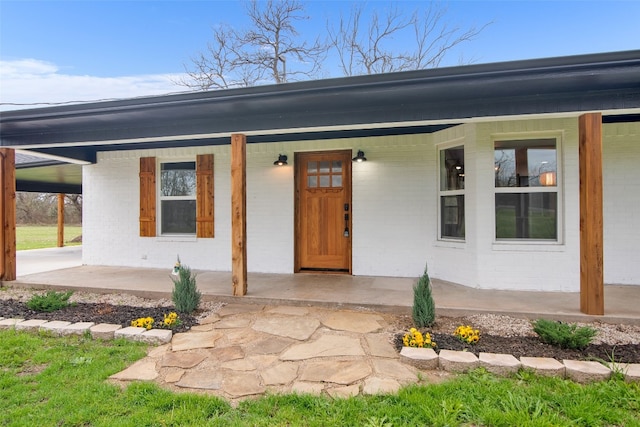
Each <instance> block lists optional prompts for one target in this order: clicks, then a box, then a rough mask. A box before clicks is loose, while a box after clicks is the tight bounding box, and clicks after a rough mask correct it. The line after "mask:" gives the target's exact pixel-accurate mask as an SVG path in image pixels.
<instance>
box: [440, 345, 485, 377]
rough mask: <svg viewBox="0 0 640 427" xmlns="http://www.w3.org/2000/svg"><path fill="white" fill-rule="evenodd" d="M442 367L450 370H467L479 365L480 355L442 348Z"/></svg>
mask: <svg viewBox="0 0 640 427" xmlns="http://www.w3.org/2000/svg"><path fill="white" fill-rule="evenodd" d="M438 356H439V357H438V359H439V361H440V368H442V369H443V370H445V371H448V372H467V371H470V370H472V369H475V368H477V367H478V357H477V356H476V355H475V354H473V353H469V352H466V351H452V350H440V354H439V355H438Z"/></svg>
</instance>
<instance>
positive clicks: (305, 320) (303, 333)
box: [253, 316, 320, 341]
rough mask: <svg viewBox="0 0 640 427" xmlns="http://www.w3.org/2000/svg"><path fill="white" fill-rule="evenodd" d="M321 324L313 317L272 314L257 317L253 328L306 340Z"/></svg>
mask: <svg viewBox="0 0 640 427" xmlns="http://www.w3.org/2000/svg"><path fill="white" fill-rule="evenodd" d="M319 326H320V321H319V320H318V319H316V318H313V317H279V316H275V317H274V316H270V317H261V318H259V319H256V321H255V322H254V324H253V329H254V330H256V331H259V332H266V333H267V334H271V335H278V336H280V337H287V338H293V339H296V340H299V341H304V340H307V339H309V337H310V336H311V335H312V334H313V333H314V332H315V331H316V329H318V327H319Z"/></svg>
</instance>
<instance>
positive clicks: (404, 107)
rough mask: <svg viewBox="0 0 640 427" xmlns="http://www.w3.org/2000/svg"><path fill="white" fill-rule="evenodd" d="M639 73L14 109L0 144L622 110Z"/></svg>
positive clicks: (323, 87) (536, 74)
mask: <svg viewBox="0 0 640 427" xmlns="http://www.w3.org/2000/svg"><path fill="white" fill-rule="evenodd" d="M639 75H640V50H636V51H627V52H612V53H604V54H591V55H578V56H569V57H560V58H547V59H535V60H525V61H513V62H503V63H493V64H478V65H468V66H460V67H448V68H438V69H429V70H420V71H410V72H402V73H390V74H380V75H370V76H358V77H346V78H338V79H327V80H316V81H305V82H297V83H287V84H282V85H275V86H274V85H271V86H259V87H251V88H239V89H229V90H219V91H210V92H194V93H186V94H177V95H165V96H160V97H147V98H136V99H127V100H121V101H109V102H100V103H91V104H81V105H71V106H61V107H50V108H42V109H33V110H17V111H10V112H5V113H2V115H1V116H0V145H2V146H13V147H20V146H36V145H49V146H52V145H60V144H71V145H73V144H86V143H87V142H91V143H95V145H99V144H100V142H105V144H109V145H110V144H114V143H115V144H117V143H118V142H117V141H119V140H125V139H135V138H150V139H153V138H165V140H168V139H167V138H171V137H177V136H182V135H209V134H210V135H223V134H230V133H234V132H253V133H256V134H258V135H259V134H260V133H261V132H264V134H265V135H266V134H268V133H271V132H272V131H273V130H276V131H277V130H289V131H290V130H292V129H293V130H294V131H295V129H298V128H324V127H333V128H340V127H343V128H345V129H346V128H348V127H349V126H358V125H360V126H362V125H365V126H369V127H370V128H377V127H381V126H385V124H386V123H394V122H395V123H411V122H421V123H424V122H432V123H437V122H438V121H441V122H443V123H446V122H451V121H455V120H460V121H463V120H464V119H469V118H476V117H492V116H509V115H527V114H546V113H547V114H548V113H552V114H553V113H567V112H581V111H602V110H616V109H620V110H625V109H634V108H640V79H639V78H638V76H639ZM92 145H93V144H92Z"/></svg>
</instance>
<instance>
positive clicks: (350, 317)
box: [322, 311, 382, 334]
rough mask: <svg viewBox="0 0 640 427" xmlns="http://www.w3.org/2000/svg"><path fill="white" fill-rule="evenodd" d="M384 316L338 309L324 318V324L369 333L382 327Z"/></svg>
mask: <svg viewBox="0 0 640 427" xmlns="http://www.w3.org/2000/svg"><path fill="white" fill-rule="evenodd" d="M380 321H382V317H380V316H378V315H376V314H366V313H355V312H351V311H336V312H333V313H331V314H330V315H328V316H327V317H326V318H325V319H323V320H322V324H323V325H325V326H327V327H329V328H331V329H336V330H338V331H350V332H358V333H363V334H368V333H371V332H376V331H379V330H380V329H381V326H380Z"/></svg>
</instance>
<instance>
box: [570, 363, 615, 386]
mask: <svg viewBox="0 0 640 427" xmlns="http://www.w3.org/2000/svg"><path fill="white" fill-rule="evenodd" d="M562 363H563V364H564V367H565V373H566V375H567V378H569V379H572V380H573V381H575V382H578V383H583V384H584V383H590V382H593V381H604V380H607V379H609V378H610V377H611V369H609V368H607V367H606V366H604V365H603V364H602V363H599V362H590V361H584V360H563V361H562Z"/></svg>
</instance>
